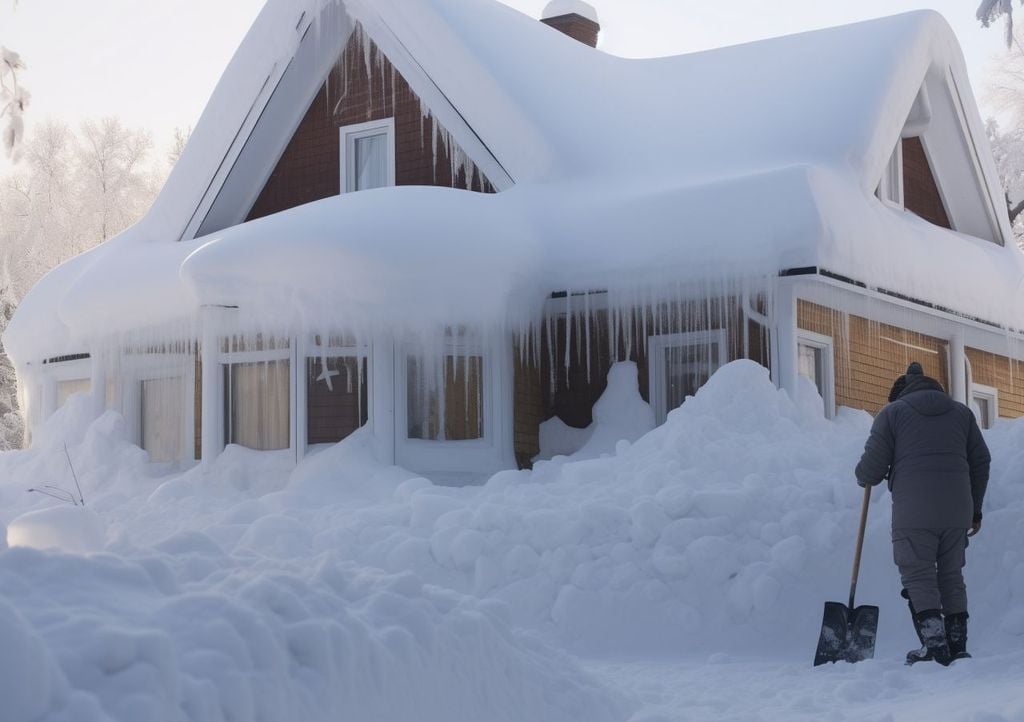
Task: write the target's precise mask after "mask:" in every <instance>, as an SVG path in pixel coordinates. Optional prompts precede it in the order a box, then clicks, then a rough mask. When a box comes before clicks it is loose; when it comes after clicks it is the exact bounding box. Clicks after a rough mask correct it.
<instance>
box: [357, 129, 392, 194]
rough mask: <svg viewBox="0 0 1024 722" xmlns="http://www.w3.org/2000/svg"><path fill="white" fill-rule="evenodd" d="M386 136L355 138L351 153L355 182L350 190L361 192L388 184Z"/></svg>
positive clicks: (382, 134) (385, 134)
mask: <svg viewBox="0 0 1024 722" xmlns="http://www.w3.org/2000/svg"><path fill="white" fill-rule="evenodd" d="M387 140H388V135H387V133H379V134H377V135H367V136H363V137H361V138H355V139H354V140H353V142H352V152H353V153H354V154H355V178H354V179H353V180H354V181H355V182H354V184H353V186H354V187H353V188H352V190H357V191H363V190H368V189H370V188H382V187H384V186H386V185H387V184H388V168H387V162H388V144H387Z"/></svg>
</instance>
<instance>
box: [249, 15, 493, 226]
mask: <svg viewBox="0 0 1024 722" xmlns="http://www.w3.org/2000/svg"><path fill="white" fill-rule="evenodd" d="M386 118H393V119H394V124H395V184H396V185H421V186H430V185H434V186H444V187H450V188H461V189H466V190H476V191H483V192H494V187H493V186H492V184H491V183H490V181H489V180H488V179H487V178H486V177H485V176H484V174H483V173H482V172H481V171H480V169H479V168H478V167H477V166H476V165H475V164H474V163H473V162H472V161H471V160H470V159H469V156H468V155H467V154H466V152H465V151H464V150H463V149H462V148H461V146H460V145H459V144H458V143H457V142H456V141H455V140H454V139H453V138H452V136H451V134H450V133H449V132H448V131H447V129H445V128H444V127H443V126H441V125H440V123H438V122H437V121H436V119H435V117H434V115H433V113H432V112H431V111H430V109H429V108H427V107H426V105H425V104H424V102H423V101H422V100H421V99H420V98H419V97H418V96H417V95H416V94H415V93H414V92H413V90H412V88H411V87H410V86H409V83H408V82H407V81H406V79H405V78H404V77H403V76H402V75H401V73H399V72H398V71H397V70H396V69H395V67H394V66H393V65H392V64H391V62H390V61H389V60H388V58H387V57H385V56H384V54H383V53H382V52H381V51H380V49H379V48H377V47H376V45H374V44H373V42H372V40H370V38H368V37H367V36H366V35H365V34H364V33H362V32H358V31H357V32H355V33H353V34H352V35H351V37H350V39H349V42H348V44H347V45H346V47H345V49H344V50H343V52H342V53H341V56H340V58H339V59H338V62H337V63H336V64H335V65H334V67H332V68H331V70H330V72H329V74H328V77H327V79H326V80H325V81H324V83H323V85H321V87H320V90H319V92H317V94H316V97H314V98H313V100H312V102H311V103H310V104H309V107H308V109H307V110H306V112H305V115H304V116H303V118H302V121H301V122H300V123H299V125H298V127H297V128H296V130H295V132H294V133H293V134H292V136H291V139H290V140H289V141H288V143H287V146H286V147H285V149H284V151H283V153H282V154H281V157H280V158H279V159H278V161H277V163H276V165H275V167H274V170H273V171H272V172H271V174H270V177H269V178H268V179H267V181H266V183H265V184H264V185H263V188H262V190H261V191H260V192H259V195H258V197H257V198H256V201H255V203H254V204H253V205H252V208H251V209H249V211H248V214H247V216H246V220H253V219H255V218H260V217H262V216H266V215H269V214H271V213H277V212H279V211H283V210H287V209H288V208H294V207H295V206H298V205H302V204H304V203H309V202H311V201H315V200H320V199H321V198H327V197H330V196H334V195H338V193H339V192H340V190H341V189H340V185H341V183H340V180H341V168H340V148H339V146H340V128H342V127H344V126H348V125H354V124H358V123H364V122H367V121H376V120H382V119H386Z"/></svg>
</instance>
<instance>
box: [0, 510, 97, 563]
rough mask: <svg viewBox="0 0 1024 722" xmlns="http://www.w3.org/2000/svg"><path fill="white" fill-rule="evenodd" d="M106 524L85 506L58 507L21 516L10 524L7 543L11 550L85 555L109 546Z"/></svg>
mask: <svg viewBox="0 0 1024 722" xmlns="http://www.w3.org/2000/svg"><path fill="white" fill-rule="evenodd" d="M106 536H107V530H106V525H105V524H104V523H103V520H102V519H101V518H100V517H99V515H98V514H97V513H96V512H95V511H93V510H92V509H90V508H89V507H85V506H71V505H65V506H55V507H51V508H49V509H40V510H38V511H30V512H28V513H27V514H22V515H21V516H19V517H18V518H16V519H14V520H13V521H12V522H11V523H10V524H8V525H7V543H8V544H9V545H10V546H12V547H33V548H35V549H59V550H61V551H65V552H72V553H78V554H84V553H88V552H96V551H99V550H101V549H103V547H104V546H105V544H106Z"/></svg>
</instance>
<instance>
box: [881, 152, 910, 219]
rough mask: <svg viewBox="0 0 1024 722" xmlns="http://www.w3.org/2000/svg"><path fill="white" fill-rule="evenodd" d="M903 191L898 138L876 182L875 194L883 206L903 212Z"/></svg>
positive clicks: (901, 156) (901, 157) (901, 154)
mask: <svg viewBox="0 0 1024 722" xmlns="http://www.w3.org/2000/svg"><path fill="white" fill-rule="evenodd" d="M903 190H904V186H903V139H902V138H900V140H899V142H898V143H897V144H896V147H895V148H893V151H892V155H890V156H889V160H888V161H887V162H886V164H885V168H884V169H883V170H882V178H881V179H880V180H879V181H878V189H877V190H876V191H875V193H876V195H877V196H878V198H879V200H881V201H882V203H884V204H885V205H887V206H889V207H890V208H898V209H900V210H903V209H904V208H905V205H904V199H905V196H904V192H903Z"/></svg>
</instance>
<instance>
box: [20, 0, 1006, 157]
mask: <svg viewBox="0 0 1024 722" xmlns="http://www.w3.org/2000/svg"><path fill="white" fill-rule="evenodd" d="M263 2H264V0H174V2H168V1H167V0H164V1H163V2H159V1H157V0H142V1H140V0H18V2H17V4H16V5H15V2H14V0H0V44H3V45H6V46H7V47H9V48H11V49H13V50H16V51H17V52H19V53H21V54H22V56H23V58H24V60H25V62H26V63H27V64H28V66H29V68H28V71H27V72H25V73H24V74H23V78H22V80H23V83H24V84H25V85H26V87H28V88H29V90H30V91H31V92H32V96H33V100H32V106H31V115H30V117H29V122H32V121H36V120H39V119H42V118H45V117H57V118H62V119H65V120H67V121H69V122H78V121H80V120H82V119H84V118H88V117H99V116H102V115H107V114H112V115H117V116H120V117H121V118H122V119H123V120H124V121H125V122H126V123H128V124H130V125H135V126H141V127H145V128H149V129H150V130H152V131H153V132H154V135H155V137H156V140H157V142H158V143H159V144H160V145H161V146H162V145H164V144H165V143H167V142H169V139H170V137H171V134H172V132H173V129H174V128H175V127H187V126H192V125H194V124H195V122H196V120H197V119H198V117H199V114H200V113H201V112H202V109H203V106H204V105H205V103H206V100H207V98H208V97H209V95H210V92H211V91H212V90H213V87H214V85H215V84H216V82H217V79H218V78H219V76H220V73H221V71H222V70H223V68H224V66H225V65H226V64H227V61H228V59H229V58H230V57H231V54H232V53H233V52H234V50H235V48H236V47H237V46H238V43H239V42H240V41H241V39H242V37H243V35H244V34H245V32H246V30H247V29H248V27H249V25H250V24H251V23H252V21H253V19H254V18H255V16H256V14H257V13H258V12H259V9H260V8H261V7H262V5H263ZM506 4H508V5H511V6H513V7H515V8H517V9H519V10H521V11H523V12H525V13H527V14H529V15H531V16H534V17H539V15H540V13H541V10H542V9H543V7H544V5H545V4H546V0H506ZM592 4H593V5H594V6H595V7H596V8H597V11H598V13H599V16H600V20H601V25H602V28H603V31H602V37H601V48H602V49H603V50H605V51H606V52H609V53H613V54H616V55H625V56H630V57H646V56H656V55H668V54H677V53H685V52H691V51H695V50H703V49H707V48H711V47H718V46H722V45H732V44H735V43H740V42H746V41H750V40H756V39H760V38H766V37H772V36H776V35H783V34H787V33H793V32H799V31H801V30H809V29H813V28H820V27H827V26H830V25H839V24H842V23H848V22H854V21H856V20H863V19H867V18H872V17H879V16H882V15H890V14H893V13H897V12H903V11H906V10H914V9H919V8H926V7H930V8H933V9H935V10H938V11H939V12H941V13H942V14H943V15H944V16H945V17H946V19H947V20H948V21H949V23H950V25H952V26H953V29H954V30H955V31H956V33H957V36H958V37H959V38H960V43H961V45H962V46H963V49H964V55H965V57H966V58H967V64H968V67H969V68H970V71H971V80H972V82H973V84H974V88H975V94H976V95H978V96H981V95H982V93H981V87H980V86H981V85H982V84H983V82H984V77H985V74H986V72H987V69H988V67H990V65H991V63H992V60H993V58H994V57H995V56H996V54H998V53H999V52H1000V51H1001V50H1002V38H1003V30H1002V27H999V28H990V29H988V30H984V29H982V28H981V27H980V26H979V24H978V22H977V21H976V20H975V19H974V9H975V7H976V5H977V0H931V2H914V1H912V0H843V1H837V0H773V1H772V2H765V1H764V0H728V1H726V0H592ZM510 61H512V62H514V59H510ZM983 113H986V114H990V111H989V110H988V109H987V108H983ZM3 162H4V161H2V160H0V163H3Z"/></svg>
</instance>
